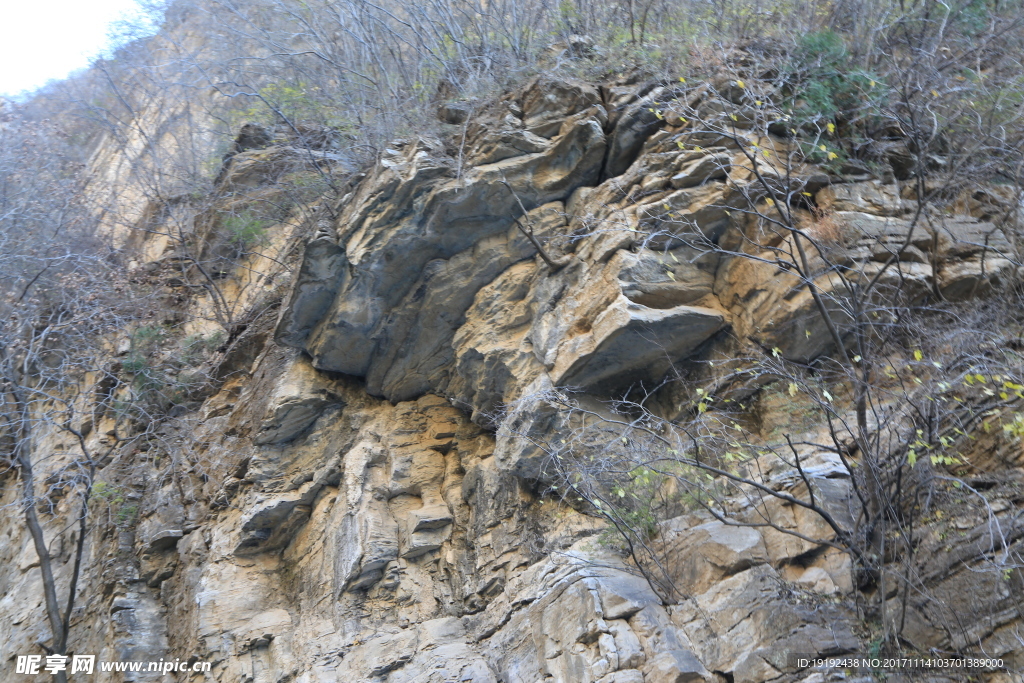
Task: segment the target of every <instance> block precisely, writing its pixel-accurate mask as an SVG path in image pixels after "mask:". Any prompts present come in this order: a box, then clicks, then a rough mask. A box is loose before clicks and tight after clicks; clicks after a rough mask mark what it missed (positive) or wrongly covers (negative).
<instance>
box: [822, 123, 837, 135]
mask: <svg viewBox="0 0 1024 683" xmlns="http://www.w3.org/2000/svg"><path fill="white" fill-rule="evenodd" d="M825 127H826V128H828V132H829V133H835V132H836V124H834V123H830V124H828V125H827V126H825Z"/></svg>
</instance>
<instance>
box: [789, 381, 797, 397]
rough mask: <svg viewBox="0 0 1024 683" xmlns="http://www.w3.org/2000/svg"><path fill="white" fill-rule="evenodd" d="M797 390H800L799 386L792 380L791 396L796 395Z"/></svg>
mask: <svg viewBox="0 0 1024 683" xmlns="http://www.w3.org/2000/svg"><path fill="white" fill-rule="evenodd" d="M797 390H798V387H797V385H796V383H795V382H790V383H789V395H790V396H796V392H797Z"/></svg>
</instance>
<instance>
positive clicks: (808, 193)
mask: <svg viewBox="0 0 1024 683" xmlns="http://www.w3.org/2000/svg"><path fill="white" fill-rule="evenodd" d="M800 194H802V195H803V196H805V197H813V196H814V195H812V194H811V193H810V192H801V193H800Z"/></svg>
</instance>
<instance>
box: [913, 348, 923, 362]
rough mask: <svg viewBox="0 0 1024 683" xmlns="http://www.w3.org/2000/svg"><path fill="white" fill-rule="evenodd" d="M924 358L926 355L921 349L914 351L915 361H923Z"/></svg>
mask: <svg viewBox="0 0 1024 683" xmlns="http://www.w3.org/2000/svg"><path fill="white" fill-rule="evenodd" d="M922 358H924V354H923V353H921V349H917V350H915V351H914V360H921V359H922Z"/></svg>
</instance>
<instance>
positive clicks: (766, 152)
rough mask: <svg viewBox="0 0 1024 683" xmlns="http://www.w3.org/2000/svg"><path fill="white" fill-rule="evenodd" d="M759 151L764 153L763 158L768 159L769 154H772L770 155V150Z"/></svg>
mask: <svg viewBox="0 0 1024 683" xmlns="http://www.w3.org/2000/svg"><path fill="white" fill-rule="evenodd" d="M761 153H762V154H764V158H765V159H770V158H771V156H772V155H771V152H769V151H768V150H764V151H763V152H761Z"/></svg>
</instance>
